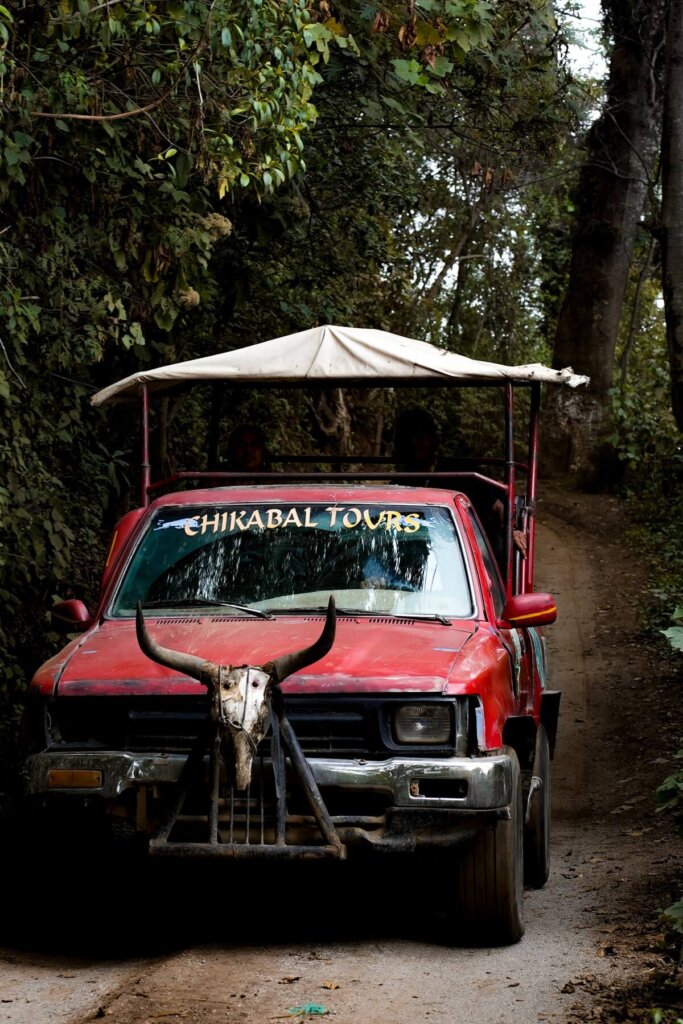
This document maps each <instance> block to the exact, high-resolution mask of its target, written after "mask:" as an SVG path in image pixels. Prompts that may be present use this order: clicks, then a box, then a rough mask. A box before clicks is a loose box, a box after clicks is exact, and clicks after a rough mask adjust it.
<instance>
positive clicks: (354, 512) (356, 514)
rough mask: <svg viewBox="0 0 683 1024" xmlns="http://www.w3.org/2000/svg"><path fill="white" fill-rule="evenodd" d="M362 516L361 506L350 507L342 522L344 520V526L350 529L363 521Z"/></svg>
mask: <svg viewBox="0 0 683 1024" xmlns="http://www.w3.org/2000/svg"><path fill="white" fill-rule="evenodd" d="M352 516H353V522H351V517H352ZM362 518H363V514H362V512H361V510H360V509H359V508H350V509H349V511H348V512H347V513H346V515H345V516H344V518H343V519H342V522H343V524H344V526H345V527H346V529H347V530H349V529H353V527H354V526H358V524H359V522H360V521H361V519H362Z"/></svg>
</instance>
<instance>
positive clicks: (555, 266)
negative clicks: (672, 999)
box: [0, 0, 683, 792]
mask: <svg viewBox="0 0 683 1024" xmlns="http://www.w3.org/2000/svg"><path fill="white" fill-rule="evenodd" d="M680 7H681V5H676V4H671V5H669V4H666V3H665V2H664V0H604V2H603V15H604V17H603V19H602V22H601V24H600V26H599V29H598V35H597V36H596V45H597V44H598V43H599V44H600V45H601V46H602V47H603V48H604V53H605V56H606V59H607V62H608V65H609V73H608V75H607V78H606V80H605V81H597V80H594V79H591V78H590V77H588V76H586V75H581V74H579V73H577V72H576V71H575V70H573V69H572V66H571V63H570V61H569V47H570V44H571V43H572V42H573V41H575V32H576V29H577V27H581V21H580V17H579V15H580V12H581V5H580V4H578V3H574V2H572V0H556V2H555V3H552V2H550V0H497V2H493V0H491V2H487V0H409V2H408V3H395V2H393V0H386V2H384V3H381V4H380V3H374V2H367V3H353V2H347V0H339V2H337V0H163V2H157V3H154V2H150V0H121V2H115V0H108V2H98V0H59V2H52V0H24V2H23V3H22V4H21V5H20V4H13V5H11V6H2V5H0V104H1V110H2V122H1V123H0V202H1V204H2V205H1V216H0V221H1V223H0V403H1V404H2V407H3V414H2V419H1V420H0V463H1V464H2V466H3V472H2V475H1V476H0V600H1V601H2V607H3V614H2V619H1V624H0V664H2V668H3V672H2V681H1V682H0V722H1V723H2V725H1V726H0V730H1V732H2V735H3V737H4V739H5V740H8V741H11V740H12V739H13V738H14V737H15V736H16V735H17V733H18V722H19V718H20V712H21V704H22V695H23V693H24V691H25V687H26V683H27V680H28V679H29V678H30V675H31V673H32V672H33V670H34V669H35V668H36V667H37V665H38V664H40V662H41V661H42V660H44V658H45V657H47V656H48V655H49V654H51V653H53V651H54V650H56V649H57V648H58V646H59V644H60V642H61V641H60V638H59V637H58V636H57V635H56V634H55V633H53V632H51V626H50V619H49V609H50V606H51V605H52V603H53V601H54V600H55V599H65V598H67V597H70V596H76V597H79V598H82V599H84V600H85V601H86V603H88V602H89V603H91V604H92V602H93V601H94V599H95V596H96V592H95V588H96V582H97V578H98V573H99V569H100V567H101V565H102V564H103V561H104V556H105V552H106V544H107V537H108V532H109V530H110V528H111V527H112V526H113V524H114V522H115V520H116V519H117V518H118V516H119V515H120V514H121V513H122V512H123V511H125V510H126V509H127V508H128V507H130V505H131V504H132V503H134V500H135V499H134V495H135V493H136V475H135V470H134V466H135V463H136V461H137V459H138V451H137V447H138V426H137V424H136V422H135V420H134V418H133V417H132V416H131V413H130V411H129V410H126V409H118V410H114V411H113V413H112V412H109V411H107V412H105V413H100V412H99V411H95V410H94V409H93V408H92V407H91V406H90V404H89V399H90V396H91V394H92V393H93V391H95V390H96V389H98V388H99V387H102V386H104V385H106V384H109V383H111V382H112V381H114V380H116V379H118V378H120V377H122V376H125V375H127V374H128V373H131V372H133V371H135V370H137V369H139V368H141V367H152V366H156V365H160V364H162V363H166V362H172V361H176V360H181V359H187V358H191V357H195V356H201V355H206V354H209V353H213V352H218V351H225V350H229V349H233V348H238V347H241V346H244V345H250V344H253V343H255V342H258V341H262V340H265V339H268V338H271V337H276V336H279V335H283V334H288V333H291V332H294V331H298V330H302V329H304V328H307V327H310V326H314V325H316V324H324V323H339V324H352V325H356V326H363V327H375V328H381V329H385V330H391V331H393V332H395V333H398V334H404V335H407V336H410V337H416V338H422V339H426V340H428V341H431V342H433V343H434V344H437V345H441V346H444V347H446V348H448V349H452V350H455V351H458V352H461V353H463V354H465V355H470V356H474V357H477V358H484V359H492V360H496V361H500V362H505V363H518V362H532V361H537V360H538V361H541V362H554V364H555V365H567V364H572V365H573V366H574V368H575V370H576V371H577V372H580V373H587V374H589V375H591V377H592V378H593V383H592V386H591V388H590V389H589V390H588V391H579V392H576V393H573V394H572V395H571V396H569V398H567V396H564V397H561V396H560V397H558V396H555V397H553V398H551V399H550V403H549V404H548V407H547V408H546V410H545V412H546V435H547V436H546V452H548V453H549V454H550V456H551V460H552V463H553V468H554V469H555V470H561V471H563V472H566V473H570V474H572V475H574V476H576V477H577V478H578V479H579V480H580V482H582V483H583V484H584V485H586V486H591V487H599V488H609V489H619V490H621V491H623V492H625V493H628V494H629V496H630V503H631V510H632V515H633V521H634V540H635V541H636V542H637V543H638V544H639V545H640V547H641V549H644V550H645V551H647V552H649V556H650V558H651V560H652V566H653V574H652V578H653V584H652V595H651V601H650V604H649V606H648V609H649V616H650V624H651V627H652V628H653V629H662V630H666V632H667V634H668V639H669V640H670V642H671V644H672V646H674V647H678V648H679V649H680V648H683V628H682V626H683V609H681V607H680V605H681V604H683V487H682V486H681V485H682V483H683V450H682V448H681V434H680V429H681V428H683V344H682V343H681V337H680V331H681V323H683V317H682V316H681V315H680V312H679V310H683V303H681V301H680V295H681V292H682V291H683V253H679V251H678V249H677V244H678V242H677V240H678V239H679V238H680V239H682V240H683V231H681V230H680V224H681V223H683V211H681V209H680V208H679V206H680V204H681V203H683V183H679V181H678V177H677V174H678V173H680V174H683V156H682V154H683V143H681V134H682V132H683V129H682V127H681V117H680V116H679V115H678V114H677V106H678V107H681V108H683V103H681V102H680V100H681V98H682V97H683V81H680V82H679V81H678V79H677V75H678V74H679V73H680V72H679V70H678V69H679V65H681V66H682V67H683V62H682V61H681V60H680V59H679V58H680V52H679V50H680V47H681V26H680V25H679V24H677V20H676V19H677V18H680V17H681V14H680ZM677 8H678V10H677ZM677 147H680V151H679V148H677ZM679 169H681V170H680V171H679ZM677 218H678V219H677ZM681 245H682V246H683V241H681ZM414 400H415V396H414V395H410V396H405V395H399V396H398V398H397V396H396V395H395V394H382V393H379V392H374V391H363V392H354V393H345V392H341V391H334V390H328V391H324V392H318V393H309V394H298V395H297V396H292V395H288V394H287V393H285V392H282V393H270V394H269V395H268V396H267V398H264V396H262V395H261V396H258V395H256V394H251V393H243V392H242V393H239V394H237V393H234V394H223V395H222V394H220V393H218V392H216V391H212V392H207V394H197V395H195V396H194V397H188V396H182V395H181V396H179V397H178V396H176V397H173V398H170V399H168V398H167V399H164V400H162V401H161V402H160V403H159V405H158V410H157V413H156V418H155V420H154V423H153V426H154V460H155V469H156V471H157V472H165V471H167V470H169V469H183V468H203V467H204V466H205V465H206V464H207V460H210V459H211V458H215V457H216V455H217V452H218V453H220V448H221V445H222V444H224V443H225V439H226V437H227V434H228V433H229V431H230V428H231V427H232V426H234V425H236V424H237V423H243V422H254V421H256V422H258V423H259V424H260V425H261V426H262V427H263V429H264V430H265V433H266V434H267V436H268V439H269V443H270V446H271V448H272V449H273V450H284V451H293V450H295V449H298V450H302V451H315V452H327V453H330V454H331V453H344V454H351V455H353V454H356V453H362V452H366V453H367V452H369V451H371V452H375V451H379V450H382V451H390V450H391V425H392V422H393V419H394V418H395V414H396V409H397V405H400V403H401V402H403V403H404V404H405V403H406V402H413V401H414ZM430 403H431V404H430V407H431V408H432V411H433V413H434V415H435V417H436V419H437V420H438V423H439V427H440V430H441V435H442V439H443V445H444V448H445V449H446V450H448V448H449V447H450V448H451V449H452V450H455V449H458V450H462V449H463V448H468V449H471V450H478V451H489V450H491V451H493V450H494V446H495V445H496V443H497V441H498V439H499V436H500V430H499V422H500V419H499V410H498V409H497V408H493V407H491V408H486V409H482V407H481V405H480V404H479V405H475V404H474V402H473V400H472V397H471V396H470V395H469V394H464V395H463V397H462V400H461V402H460V404H459V407H458V411H457V421H455V420H454V418H453V415H452V410H449V409H448V408H447V407H446V406H445V405H442V404H440V403H439V401H436V402H432V401H431V400H430ZM207 424H212V430H211V429H210V430H209V431H208V433H207ZM211 449H213V452H211ZM5 749H7V744H5ZM677 792H678V791H677Z"/></svg>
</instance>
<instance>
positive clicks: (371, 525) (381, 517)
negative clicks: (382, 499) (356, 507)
mask: <svg viewBox="0 0 683 1024" xmlns="http://www.w3.org/2000/svg"><path fill="white" fill-rule="evenodd" d="M363 519H364V520H365V525H366V526H367V527H368V529H370V530H376V529H377V527H378V526H381V525H382V522H383V520H384V512H380V514H379V515H378V516H377V522H376V523H373V521H372V516H371V515H370V509H369V508H366V509H365V511H364V512H363Z"/></svg>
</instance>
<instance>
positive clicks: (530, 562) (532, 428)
mask: <svg viewBox="0 0 683 1024" xmlns="http://www.w3.org/2000/svg"><path fill="white" fill-rule="evenodd" d="M540 408H541V385H540V384H534V385H533V387H532V389H531V410H530V413H529V456H528V458H529V473H528V476H527V497H526V513H527V522H526V529H527V555H526V559H525V563H524V592H525V593H526V592H527V591H530V590H533V589H534V568H535V565H534V557H535V551H536V488H537V482H538V424H539V413H540Z"/></svg>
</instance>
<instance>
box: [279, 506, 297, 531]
mask: <svg viewBox="0 0 683 1024" xmlns="http://www.w3.org/2000/svg"><path fill="white" fill-rule="evenodd" d="M290 524H291V525H292V526H299V527H300V526H301V520H300V519H299V513H298V512H297V510H296V509H295V508H290V510H289V512H288V513H287V515H286V516H285V518H284V521H283V523H282V525H283V526H289V525H290Z"/></svg>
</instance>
